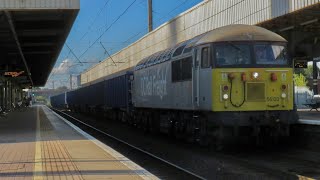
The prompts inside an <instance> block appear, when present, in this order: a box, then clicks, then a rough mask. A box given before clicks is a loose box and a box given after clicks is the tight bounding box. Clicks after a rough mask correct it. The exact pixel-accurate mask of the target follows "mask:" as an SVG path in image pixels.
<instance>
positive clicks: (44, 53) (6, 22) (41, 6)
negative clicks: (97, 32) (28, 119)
mask: <svg viewBox="0 0 320 180" xmlns="http://www.w3.org/2000/svg"><path fill="white" fill-rule="evenodd" d="M79 8H80V2H79V0H37V1H35V0H0V72H1V74H0V76H7V77H9V78H12V79H13V80H15V81H17V82H18V83H20V84H21V85H22V86H25V87H28V86H44V85H45V83H46V81H47V79H48V76H49V74H50V72H51V70H52V69H53V66H54V64H55V62H56V60H57V58H58V56H59V54H60V51H61V49H62V47H63V45H64V43H65V41H66V38H67V36H68V34H69V32H70V30H71V27H72V25H73V23H74V21H75V18H76V16H77V14H78V11H79Z"/></svg>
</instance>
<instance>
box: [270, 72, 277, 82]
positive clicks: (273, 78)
mask: <svg viewBox="0 0 320 180" xmlns="http://www.w3.org/2000/svg"><path fill="white" fill-rule="evenodd" d="M277 79H278V78H277V74H276V73H271V81H276V80H277Z"/></svg>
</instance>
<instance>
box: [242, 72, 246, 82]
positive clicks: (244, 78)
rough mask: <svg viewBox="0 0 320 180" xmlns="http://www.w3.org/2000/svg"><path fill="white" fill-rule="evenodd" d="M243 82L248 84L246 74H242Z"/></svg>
mask: <svg viewBox="0 0 320 180" xmlns="http://www.w3.org/2000/svg"><path fill="white" fill-rule="evenodd" d="M241 80H242V81H243V82H246V81H247V76H246V73H242V74H241Z"/></svg>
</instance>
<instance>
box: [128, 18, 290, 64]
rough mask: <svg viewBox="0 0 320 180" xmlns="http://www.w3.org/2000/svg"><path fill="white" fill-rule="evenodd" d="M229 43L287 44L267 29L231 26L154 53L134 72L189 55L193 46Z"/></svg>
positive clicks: (238, 25)
mask: <svg viewBox="0 0 320 180" xmlns="http://www.w3.org/2000/svg"><path fill="white" fill-rule="evenodd" d="M230 41H271V42H287V40H285V39H284V38H283V37H281V36H280V35H278V34H276V33H274V32H272V31H269V30H267V29H264V28H261V27H258V26H252V25H244V24H233V25H228V26H224V27H220V28H217V29H214V30H212V31H208V32H206V33H204V34H201V35H199V36H196V37H194V38H192V39H190V40H187V41H184V42H182V43H179V44H178V45H176V46H174V47H172V48H168V49H166V50H163V51H159V52H156V53H154V54H152V55H151V56H148V57H146V58H144V59H142V60H141V61H140V62H139V63H138V64H137V65H136V66H135V68H134V70H139V69H143V68H146V67H149V66H153V65H155V64H159V63H162V62H165V61H169V60H171V59H172V57H176V56H180V55H184V54H185V55H186V56H187V54H191V50H192V48H193V47H194V46H196V45H200V44H206V43H212V42H230Z"/></svg>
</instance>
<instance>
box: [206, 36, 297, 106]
mask: <svg viewBox="0 0 320 180" xmlns="http://www.w3.org/2000/svg"><path fill="white" fill-rule="evenodd" d="M214 49H215V52H214V54H215V59H216V60H217V61H216V68H214V69H213V71H212V76H213V78H212V81H213V82H212V86H213V87H212V89H216V90H217V89H218V91H213V96H212V97H213V104H212V110H213V111H215V112H219V111H275V110H285V111H289V110H293V69H292V68H291V66H292V65H291V62H289V58H288V55H287V52H286V44H285V43H278V42H277V43H274V42H254V43H250V44H243V43H241V42H234V43H231V42H228V43H221V44H217V45H215V48H214Z"/></svg>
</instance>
